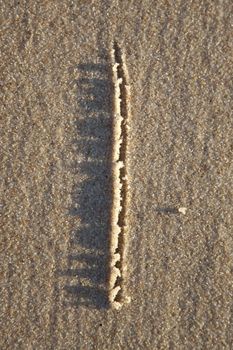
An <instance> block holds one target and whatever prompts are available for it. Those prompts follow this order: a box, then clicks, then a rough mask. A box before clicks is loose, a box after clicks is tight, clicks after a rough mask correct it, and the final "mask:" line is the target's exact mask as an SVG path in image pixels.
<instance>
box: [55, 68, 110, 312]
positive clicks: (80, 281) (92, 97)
mask: <svg viewBox="0 0 233 350" xmlns="http://www.w3.org/2000/svg"><path fill="white" fill-rule="evenodd" d="M77 68H78V76H79V78H78V79H77V80H76V82H75V83H76V91H77V100H78V101H77V102H78V105H79V110H80V111H81V114H80V115H79V117H78V118H77V120H76V127H77V139H76V140H75V146H76V150H77V156H78V157H79V158H82V159H83V160H84V161H83V162H82V163H78V164H77V169H78V171H79V172H80V171H81V174H82V175H83V176H82V181H81V182H80V183H79V184H78V185H76V186H75V187H74V189H73V193H72V206H71V208H70V210H69V215H72V216H77V217H78V218H79V220H80V228H79V229H77V231H75V232H72V234H71V237H70V251H71V252H72V253H70V254H69V256H68V268H67V270H66V271H60V272H59V274H60V275H62V276H66V277H68V279H67V281H72V283H67V285H66V286H65V292H66V294H67V300H71V303H69V305H70V304H71V305H72V306H80V305H84V306H87V307H92V308H97V309H102V308H108V306H109V305H108V298H107V280H108V266H109V264H108V259H109V227H110V209H111V198H112V195H111V181H112V180H111V149H112V100H111V95H112V84H111V76H110V68H109V65H108V64H102V63H101V64H94V63H83V64H79V65H78V67H77ZM80 156H81V157H80ZM78 157H77V159H78ZM69 278H70V279H69Z"/></svg>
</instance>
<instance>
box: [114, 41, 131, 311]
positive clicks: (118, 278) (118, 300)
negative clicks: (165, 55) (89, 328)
mask: <svg viewBox="0 0 233 350" xmlns="http://www.w3.org/2000/svg"><path fill="white" fill-rule="evenodd" d="M111 60H112V79H113V87H114V97H113V98H114V101H113V104H114V105H113V113H114V115H113V118H114V120H113V149H112V176H113V200H112V212H111V216H112V217H111V243H110V255H111V258H110V261H111V262H110V278H109V302H110V304H111V305H112V307H113V308H116V309H119V308H121V307H122V305H123V304H124V303H125V302H129V301H130V298H129V297H127V296H126V293H125V286H124V280H125V271H126V261H125V253H126V243H127V242H126V234H127V223H126V218H127V216H126V214H127V206H128V195H127V194H128V184H127V164H126V163H127V162H126V161H127V159H126V153H127V152H126V151H127V133H128V118H129V116H130V101H129V98H130V89H129V85H128V73H127V69H126V64H125V56H124V53H123V52H122V50H121V48H120V47H119V45H118V44H117V43H116V42H114V43H113V47H112V49H111Z"/></svg>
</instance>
